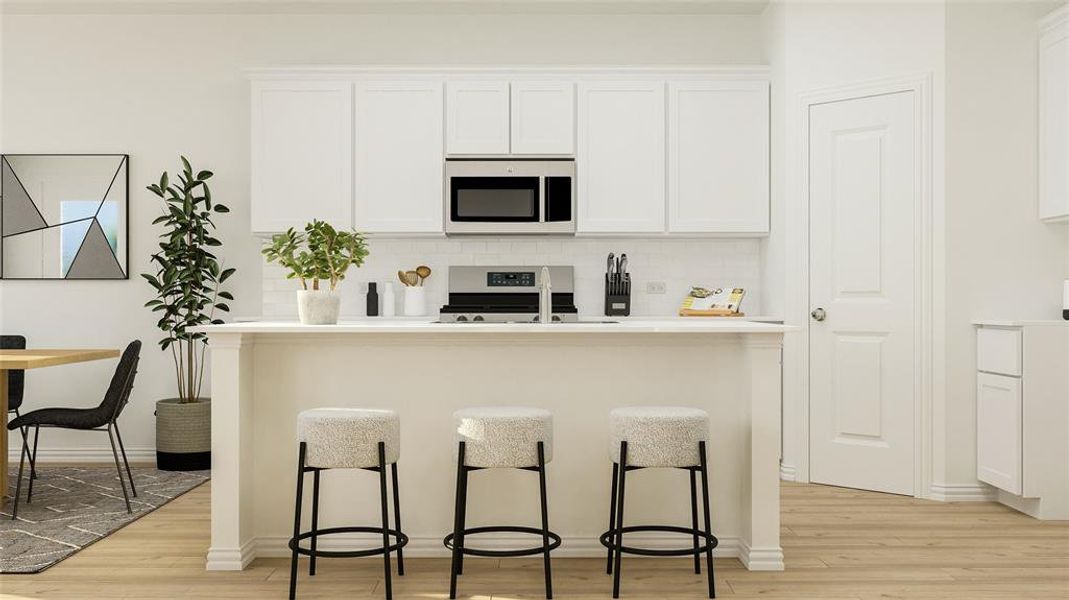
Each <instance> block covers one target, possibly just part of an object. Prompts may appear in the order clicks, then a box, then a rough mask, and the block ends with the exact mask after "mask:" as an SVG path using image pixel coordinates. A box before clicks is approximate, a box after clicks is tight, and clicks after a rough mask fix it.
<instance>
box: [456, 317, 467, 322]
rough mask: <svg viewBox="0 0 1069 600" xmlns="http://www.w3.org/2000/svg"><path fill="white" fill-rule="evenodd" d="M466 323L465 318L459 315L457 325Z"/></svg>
mask: <svg viewBox="0 0 1069 600" xmlns="http://www.w3.org/2000/svg"><path fill="white" fill-rule="evenodd" d="M467 322H468V318H467V317H465V316H464V315H460V316H458V317H457V323H467Z"/></svg>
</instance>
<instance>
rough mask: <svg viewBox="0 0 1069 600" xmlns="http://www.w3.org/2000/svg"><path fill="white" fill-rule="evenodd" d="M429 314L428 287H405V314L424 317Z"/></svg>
mask: <svg viewBox="0 0 1069 600" xmlns="http://www.w3.org/2000/svg"><path fill="white" fill-rule="evenodd" d="M425 314H427V292H426V288H423V287H416V286H409V287H406V288H405V316H406V317H422V316H423V315H425Z"/></svg>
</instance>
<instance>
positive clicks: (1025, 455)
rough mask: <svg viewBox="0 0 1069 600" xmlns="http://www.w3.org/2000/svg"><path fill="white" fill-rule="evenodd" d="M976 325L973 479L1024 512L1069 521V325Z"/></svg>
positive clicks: (987, 323) (1030, 323)
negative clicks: (1068, 443)
mask: <svg viewBox="0 0 1069 600" xmlns="http://www.w3.org/2000/svg"><path fill="white" fill-rule="evenodd" d="M974 325H977V326H978V328H977V338H976V352H977V355H976V367H977V373H976V478H977V479H979V480H980V481H983V482H985V483H988V484H990V485H993V486H995V487H996V488H997V489H998V499H999V501H1000V502H1002V503H1003V504H1006V505H1008V506H1010V507H1012V508H1015V509H1017V510H1019V511H1021V512H1024V513H1026V514H1029V515H1031V516H1033V517H1036V518H1038V519H1069V471H1067V469H1066V467H1065V459H1066V456H1069V445H1067V442H1066V440H1067V438H1069V407H1067V404H1069V372H1067V370H1066V365H1067V364H1069V323H1066V322H1065V321H1019V322H1014V321H976V322H974Z"/></svg>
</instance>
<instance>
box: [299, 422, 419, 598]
mask: <svg viewBox="0 0 1069 600" xmlns="http://www.w3.org/2000/svg"><path fill="white" fill-rule="evenodd" d="M297 440H298V441H299V442H300V447H299V450H298V459H297V503H296V506H295V508H294V510H293V537H292V538H290V541H289V548H290V550H291V551H292V557H291V559H290V596H289V597H290V600H293V599H294V598H296V596H297V555H298V554H303V555H305V556H308V557H309V563H308V574H309V575H315V570H316V558H317V557H320V556H322V557H325V558H350V557H357V556H374V555H377V554H382V555H383V560H384V569H385V575H386V600H391V599H392V598H393V588H392V585H391V581H390V553H391V552H395V551H396V552H397V574H398V575H404V574H405V564H404V556H403V554H402V550H401V549H402V548H404V547H405V545H406V544H408V536H407V535H405V534H404V533H401V503H400V499H399V497H398V493H397V459H398V458H399V457H400V455H401V420H400V418H398V416H397V413H396V412H394V411H392V410H369V409H359V408H316V409H312V410H306V411H303V412H301V413H300V414H299V415H297ZM386 465H390V467H391V478H392V479H393V518H394V529H390V527H389V514H388V512H389V511H388V510H387V506H386V487H387V486H386ZM327 469H362V470H365V471H374V472H376V473H378V474H379V494H380V496H379V501H380V505H381V508H382V526H381V527H330V528H327V529H319V474H320V473H321V472H322V471H325V470H327ZM308 472H311V473H313V480H312V529H311V530H309V531H306V532H303V533H302V532H301V500H302V498H303V493H304V474H305V473H308ZM337 533H379V534H382V546H381V547H376V548H371V549H367V550H351V551H340V550H317V549H316V544H317V542H318V540H319V538H320V537H322V536H325V535H332V534H337ZM390 536H393V537H394V539H395V540H396V541H395V542H394V543H393V544H391V543H390ZM306 539H310V540H311V541H310V545H309V547H308V548H304V547H302V546H301V545H300V543H301V540H306Z"/></svg>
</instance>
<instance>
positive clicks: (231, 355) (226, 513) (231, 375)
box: [206, 333, 255, 571]
mask: <svg viewBox="0 0 1069 600" xmlns="http://www.w3.org/2000/svg"><path fill="white" fill-rule="evenodd" d="M252 341H253V336H252V335H251V334H241V333H213V334H211V335H210V336H209V348H210V352H211V367H212V373H211V381H212V390H211V392H212V482H211V486H212V504H211V506H212V515H211V520H212V523H211V525H212V541H211V547H210V548H209V549H208V556H207V563H206V568H207V569H208V570H209V571H240V570H242V569H244V568H245V567H246V566H248V564H249V563H250V562H252V560H253V558H255V544H254V540H253V523H254V517H255V513H254V511H255V506H254V505H253V501H252V496H253V490H254V487H253V484H254V482H253V456H252V453H253V441H254V431H255V427H254V425H255V424H254V420H253V410H254V408H253V396H252V390H253V385H252V384H253V381H254V377H255V371H254V368H255V367H254V360H253V358H254V357H253V348H252Z"/></svg>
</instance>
